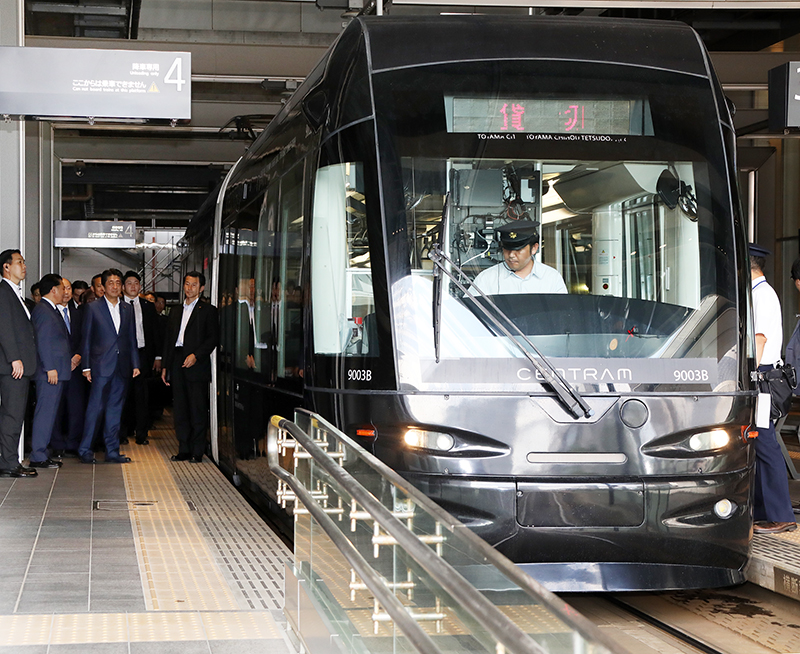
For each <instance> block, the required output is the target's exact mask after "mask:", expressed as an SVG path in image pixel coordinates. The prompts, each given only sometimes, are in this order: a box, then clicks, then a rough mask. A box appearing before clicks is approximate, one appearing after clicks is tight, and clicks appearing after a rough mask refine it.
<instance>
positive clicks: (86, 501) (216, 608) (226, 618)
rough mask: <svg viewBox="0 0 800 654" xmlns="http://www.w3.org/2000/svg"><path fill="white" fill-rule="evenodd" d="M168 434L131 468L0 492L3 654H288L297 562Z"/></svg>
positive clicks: (52, 473)
mask: <svg viewBox="0 0 800 654" xmlns="http://www.w3.org/2000/svg"><path fill="white" fill-rule="evenodd" d="M168 421H169V418H167V419H165V420H163V421H162V422H160V423H158V424H157V425H156V429H154V430H151V432H150V434H151V436H150V444H149V445H146V446H144V445H136V444H133V443H131V444H130V445H126V446H123V447H122V449H123V452H124V453H125V454H127V455H128V456H130V457H131V458H132V459H133V461H132V463H129V464H124V465H118V464H104V463H98V464H96V465H85V464H81V463H80V462H79V461H78V460H77V459H69V458H65V459H64V464H63V466H62V468H60V469H58V470H39V476H38V477H36V478H35V479H1V480H0V553H1V554H0V653H5V652H13V653H14V654H39V653H41V654H45V653H47V654H56V653H60V652H81V653H84V652H85V653H87V654H94V653H101V652H102V653H103V654H116V653H120V654H122V653H125V654H129V653H130V654H146V653H150V652H152V653H153V654H155V653H158V654H196V653H199V652H203V653H204V654H209V652H210V653H212V654H230V653H233V652H235V653H236V654H249V653H251V652H270V654H280V653H282V652H290V651H292V650H291V649H290V648H289V645H288V641H287V640H285V638H286V634H285V621H284V617H283V605H284V580H283V574H284V568H285V562H286V561H287V560H289V559H290V558H291V551H290V550H289V548H287V547H286V545H285V544H284V543H283V542H282V541H281V540H279V539H278V537H276V536H275V535H274V533H273V532H272V531H271V530H270V529H269V528H268V527H267V526H266V525H265V523H264V522H263V521H262V520H261V519H260V518H259V516H258V515H257V514H256V513H255V511H253V509H252V508H251V507H250V506H249V505H248V504H247V502H245V500H244V499H243V498H242V497H241V496H240V495H239V494H238V492H237V491H236V490H235V489H234V487H233V486H232V485H231V484H230V482H229V481H228V480H227V479H226V478H225V477H224V476H223V475H222V473H220V472H219V470H218V469H217V468H216V466H215V465H214V464H213V463H212V462H211V461H209V460H208V459H206V460H205V461H204V462H203V463H200V464H198V463H188V462H180V463H176V462H172V461H170V460H169V457H170V456H171V455H172V454H174V453H176V452H177V441H176V440H175V437H174V434H173V432H172V430H171V428H170V427H171V425H170V424H168ZM99 458H102V455H100V457H99Z"/></svg>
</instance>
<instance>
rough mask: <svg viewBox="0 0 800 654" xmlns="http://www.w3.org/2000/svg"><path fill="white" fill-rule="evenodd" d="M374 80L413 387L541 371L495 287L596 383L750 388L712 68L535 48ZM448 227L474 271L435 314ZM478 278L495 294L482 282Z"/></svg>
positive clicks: (545, 346) (521, 319) (483, 384)
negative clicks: (644, 64) (436, 259)
mask: <svg viewBox="0 0 800 654" xmlns="http://www.w3.org/2000/svg"><path fill="white" fill-rule="evenodd" d="M374 80H375V81H374V85H375V97H376V116H377V121H378V144H379V150H380V161H381V165H382V180H383V184H384V203H385V216H386V220H387V222H388V224H387V227H386V229H387V234H389V235H390V237H389V239H390V241H391V235H393V234H398V233H399V234H403V235H404V238H403V239H402V240H403V242H402V244H399V243H398V244H395V245H394V249H401V250H402V251H404V253H405V254H404V257H403V261H402V262H393V263H392V264H390V280H389V281H390V284H391V301H392V302H393V316H394V327H395V339H396V347H397V352H398V370H399V375H400V380H401V384H402V385H403V387H404V388H414V389H420V390H444V389H451V390H452V389H454V388H462V387H463V388H465V389H466V388H470V389H476V388H482V389H487V390H492V389H494V390H530V388H531V385H535V384H538V383H540V382H541V378H540V377H539V376H538V373H537V372H536V371H535V370H533V368H532V367H531V366H530V364H528V363H527V362H526V361H525V360H524V358H523V354H522V353H521V352H520V351H519V348H517V347H514V346H513V345H512V344H510V343H509V340H508V336H507V335H505V334H503V333H501V332H498V330H496V329H494V328H493V327H492V321H491V319H489V317H488V316H487V312H486V311H481V310H480V308H479V307H477V306H476V304H477V303H483V304H484V305H486V306H488V307H489V308H490V311H491V312H494V313H497V314H499V315H500V316H501V318H502V320H508V321H511V322H513V324H514V325H515V327H516V328H517V329H519V330H520V331H521V332H522V333H523V334H524V335H525V336H526V337H527V338H528V339H529V340H530V341H531V342H532V343H533V344H534V345H535V346H536V348H537V349H538V350H539V351H541V353H542V354H543V355H545V356H546V357H548V358H549V359H551V361H552V363H553V364H554V365H555V366H556V368H558V369H559V371H560V372H562V374H563V376H564V377H565V378H566V379H567V381H569V382H570V383H572V384H574V385H576V386H577V387H578V388H584V389H585V390H592V389H597V387H601V388H602V387H606V388H614V389H617V390H625V389H630V388H632V387H636V388H637V390H638V391H646V390H648V389H652V390H655V389H656V388H658V389H659V390H664V389H665V388H667V387H670V386H675V387H676V388H677V389H687V388H689V387H691V388H694V389H697V390H712V389H717V390H721V389H727V390H735V389H736V388H737V384H736V370H737V365H736V357H737V355H736V348H737V342H738V319H737V310H736V307H737V301H736V297H737V293H736V278H737V277H736V267H735V264H734V256H733V228H732V222H733V221H732V208H731V206H730V193H729V188H728V186H727V184H728V176H727V173H726V164H725V161H724V155H723V150H722V143H721V135H720V126H719V119H718V114H717V110H716V107H715V104H714V98H713V95H712V93H711V90H710V88H709V86H708V82H707V80H706V81H703V80H698V79H694V78H691V77H689V76H684V75H679V74H675V73H668V72H663V71H653V70H643V69H636V68H631V67H619V66H612V65H608V64H578V63H564V62H519V61H516V62H478V63H475V62H473V63H469V64H447V65H439V66H431V67H426V68H416V69H406V70H399V71H389V72H384V73H379V74H376V75H375V76H374ZM445 198H448V200H447V206H446V207H444V208H445V211H444V212H443V206H444V204H445ZM532 225H533V226H535V228H534V229H531V226H532ZM518 227H519V229H518ZM518 232H519V233H518ZM509 234H510V235H511V237H512V238H511V239H510V242H511V243H512V245H510V246H509V248H508V249H506V248H504V247H503V244H505V245H508V241H501V239H502V238H506V239H509ZM504 235H505V237H504ZM528 236H529V237H530V239H529V241H528V243H527V245H520V244H521V243H523V242H524V241H525V238H524V237H528ZM437 244H438V247H440V248H441V250H442V252H443V253H444V254H445V255H447V257H449V259H450V260H452V261H453V262H454V263H455V264H456V265H457V267H458V268H460V269H461V270H462V271H463V272H464V274H465V277H464V278H462V283H461V284H460V285H459V284H456V283H454V282H452V281H451V280H450V279H448V278H446V279H445V283H444V284H443V291H442V297H441V298H439V300H438V304H439V306H440V307H441V318H440V319H439V321H438V322H437V325H436V329H434V325H433V315H432V314H433V307H434V306H435V304H436V301H435V298H434V293H435V291H434V284H433V273H434V264H433V262H432V261H431V260H430V259H429V257H428V254H429V252H430V250H431V249H432V248H434V247H436V246H437ZM517 246H520V247H519V248H518V247H517ZM526 255H527V256H530V257H532V259H531V265H530V266H528V265H527V263H526V266H525V267H524V268H522V267H517V266H518V265H521V264H519V259H520V258H521V259H524V258H525V256H526ZM476 280H477V281H476ZM476 286H477V287H478V288H480V289H481V291H483V293H484V294H485V295H487V296H489V298H490V299H491V301H492V302H491V303H490V302H487V301H486V300H485V299H484V298H483V297H478V298H477V299H476V301H473V300H471V299H470V298H468V297H465V295H466V294H471V295H473V296H480V294H479V293H478V292H477V291H476V290H475V287H476ZM435 340H438V341H439V343H440V345H439V347H440V352H439V360H438V362H437V360H436V356H435V350H434V341H435Z"/></svg>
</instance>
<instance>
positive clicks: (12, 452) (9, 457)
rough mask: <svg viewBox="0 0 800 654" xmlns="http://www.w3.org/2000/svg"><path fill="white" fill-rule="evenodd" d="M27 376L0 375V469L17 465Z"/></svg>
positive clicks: (26, 399) (29, 382) (27, 385)
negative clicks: (17, 377) (19, 377)
mask: <svg viewBox="0 0 800 654" xmlns="http://www.w3.org/2000/svg"><path fill="white" fill-rule="evenodd" d="M30 385H31V380H30V378H29V377H23V378H22V379H14V378H13V377H12V376H11V375H0V470H13V469H14V468H16V467H17V466H18V465H19V437H20V432H21V431H22V422H23V421H24V420H25V409H26V407H27V404H28V389H29V388H30Z"/></svg>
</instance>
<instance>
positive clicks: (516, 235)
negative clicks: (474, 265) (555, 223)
mask: <svg viewBox="0 0 800 654" xmlns="http://www.w3.org/2000/svg"><path fill="white" fill-rule="evenodd" d="M538 227H539V226H538V224H537V223H535V222H533V221H531V220H514V221H512V222H510V223H506V224H505V225H503V226H502V227H498V228H497V230H496V236H497V240H498V241H500V246H501V247H502V248H503V249H504V250H521V249H522V248H524V247H525V246H526V245H530V244H533V243H534V241H536V240H537V239H538V238H539V230H538Z"/></svg>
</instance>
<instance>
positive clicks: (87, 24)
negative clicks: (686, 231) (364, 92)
mask: <svg viewBox="0 0 800 654" xmlns="http://www.w3.org/2000/svg"><path fill="white" fill-rule="evenodd" d="M540 1H541V0H540ZM321 2H325V3H329V4H339V5H340V7H339V8H338V9H336V8H333V9H325V10H324V11H322V10H320V9H319V8H318V7H317V6H316V5H315V4H314V3H313V2H308V1H303V0H284V1H282V2H280V1H275V0H25V34H26V40H25V43H26V45H28V46H40V47H62V48H98V49H141V50H172V51H176V50H177V51H190V52H191V53H192V120H191V121H190V122H188V123H186V124H178V125H176V126H170V125H169V124H168V123H166V122H164V121H160V122H159V121H144V122H143V121H135V122H134V121H132V122H130V123H125V122H120V121H115V122H113V123H104V122H102V121H96V122H95V124H93V125H89V124H88V123H87V122H86V121H85V120H80V121H79V120H68V119H65V120H61V121H57V122H54V123H53V126H54V134H55V137H54V151H55V153H56V155H57V156H58V157H59V158H60V159H61V161H62V162H63V167H62V190H63V194H62V199H63V202H62V212H63V217H64V218H65V219H73V218H74V219H97V220H110V219H120V220H136V221H137V224H138V225H139V226H141V227H163V228H170V229H175V228H181V227H183V226H185V225H186V224H188V221H189V220H190V218H191V216H192V215H193V213H194V212H195V211H196V210H197V208H199V207H200V205H201V204H202V202H203V200H204V199H205V198H206V197H207V195H208V193H209V192H210V191H211V190H213V188H214V186H215V185H216V183H217V182H218V181H219V179H220V178H221V176H222V175H224V172H225V170H226V168H227V167H228V166H229V165H230V164H232V163H233V162H234V161H235V160H236V159H238V157H239V156H240V155H241V154H242V152H243V151H244V149H245V147H246V146H247V145H248V144H249V143H250V142H251V140H252V137H253V136H254V134H256V133H257V132H259V131H260V129H262V128H263V126H264V125H265V124H266V123H267V122H268V121H269V120H270V119H271V118H272V117H273V116H274V115H275V114H276V113H277V111H278V110H279V109H280V107H281V103H282V102H283V101H285V99H286V98H288V97H289V95H291V93H292V91H293V90H294V88H296V86H297V84H298V82H299V81H300V80H302V78H303V77H304V76H305V75H306V74H307V73H308V72H309V71H310V70H311V68H312V67H313V65H314V64H315V63H316V61H318V60H319V58H320V57H321V56H322V54H323V53H324V52H325V50H326V49H327V48H328V46H329V45H330V44H331V43H332V42H333V40H334V39H335V37H336V35H337V34H338V33H339V32H340V31H341V29H342V28H343V26H344V25H346V22H347V20H348V17H347V15H344V7H346V6H347V3H348V0H321ZM349 2H350V3H351V6H352V3H353V2H358V0H349ZM454 2H455V0H454ZM548 2H549V3H550V4H547V3H548ZM515 4H516V6H514V5H515ZM551 5H552V6H551ZM765 5H768V6H769V7H770V8H766V9H764V8H762V7H764V6H765ZM726 6H729V7H731V8H729V9H726V8H722V9H720V8H719V7H726ZM712 7H714V8H712ZM795 7H798V3H797V2H789V1H787V2H781V1H780V0H776V1H772V0H770V1H769V2H764V1H763V0H751V1H748V0H722V1H720V0H715V1H713V2H712V1H710V0H673V1H672V2H669V1H667V0H635V1H633V0H620V1H617V2H613V1H611V2H602V3H601V2H600V1H599V0H583V1H582V2H572V1H571V0H567V1H566V2H565V1H564V0H562V1H561V2H558V0H546V2H545V4H544V5H539V6H538V7H536V8H531V7H529V6H527V5H522V4H521V3H519V2H515V0H485V1H484V2H483V3H482V4H481V5H480V6H474V5H473V6H464V5H458V4H454V3H451V2H449V0H443V1H441V2H439V3H438V4H437V5H432V4H428V3H425V2H424V0H395V3H394V4H393V5H392V6H390V7H388V8H387V11H388V13H390V14H393V15H410V14H417V15H419V14H422V15H426V14H427V15H432V14H439V13H441V12H459V13H516V14H519V15H528V14H530V13H536V14H548V15H559V14H564V15H591V16H601V17H603V16H606V17H625V18H640V19H642V18H644V19H661V20H674V21H682V22H684V23H687V24H689V25H691V26H693V27H694V28H695V29H696V30H697V32H698V33H699V34H700V36H701V38H702V39H703V41H704V42H705V44H706V47H707V48H708V49H709V50H710V51H711V52H712V55H713V56H715V64H716V65H717V66H718V70H719V69H720V68H719V66H720V63H718V62H717V60H716V57H717V54H715V53H719V59H720V61H721V66H722V69H723V70H726V66H727V69H729V70H730V71H731V73H730V74H731V75H733V74H734V73H733V71H734V70H735V71H743V67H742V66H741V64H740V63H739V62H740V61H741V59H735V60H731V58H730V57H729V56H728V54H727V53H730V52H731V51H735V52H738V53H759V60H763V61H764V63H763V64H757V65H755V69H757V70H758V71H759V72H758V73H753V76H754V79H755V78H756V77H757V78H758V79H755V85H754V86H753V88H756V87H757V86H758V85H759V84H760V83H761V81H760V78H761V76H762V73H763V70H765V68H764V66H766V65H769V66H770V67H771V66H772V65H773V62H775V61H778V59H780V57H781V56H782V55H781V54H780V53H768V52H766V51H767V50H769V49H773V50H775V49H778V50H780V49H781V48H780V47H776V44H787V43H788V44H794V45H793V46H792V47H793V49H794V50H795V51H800V36H798V35H800V9H798V8H795ZM350 13H352V12H350ZM769 56H772V57H773V58H772V59H770V60H769V61H767V59H768V58H769ZM797 57H800V55H797ZM783 60H787V59H786V57H785V56H783ZM779 63H781V62H780V61H778V63H775V64H774V65H779ZM762 69H763V70H762ZM725 74H726V73H722V72H720V76H721V77H722V78H723V82H725V79H724V75H725ZM735 74H736V75H744V74H745V73H744V72H737V73H735ZM729 81H730V80H729ZM736 81H737V82H739V83H741V82H742V81H746V80H743V79H738V78H737V80H736ZM764 81H766V80H765V78H764ZM745 86H746V84H745ZM744 120H745V121H746V120H748V118H745V119H744Z"/></svg>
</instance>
